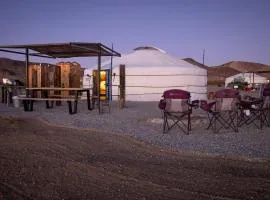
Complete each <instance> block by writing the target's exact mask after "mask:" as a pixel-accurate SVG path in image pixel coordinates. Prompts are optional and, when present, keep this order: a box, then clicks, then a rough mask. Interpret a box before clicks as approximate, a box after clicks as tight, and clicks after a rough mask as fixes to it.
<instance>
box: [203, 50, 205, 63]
mask: <svg viewBox="0 0 270 200" xmlns="http://www.w3.org/2000/svg"><path fill="white" fill-rule="evenodd" d="M204 54H205V49H203V66H204Z"/></svg>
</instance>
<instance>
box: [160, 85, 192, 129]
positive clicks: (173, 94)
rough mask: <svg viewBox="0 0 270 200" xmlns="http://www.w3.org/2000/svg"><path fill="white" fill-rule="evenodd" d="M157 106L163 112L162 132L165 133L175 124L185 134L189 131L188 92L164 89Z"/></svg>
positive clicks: (190, 110) (189, 104) (189, 105)
mask: <svg viewBox="0 0 270 200" xmlns="http://www.w3.org/2000/svg"><path fill="white" fill-rule="evenodd" d="M159 108H160V109H161V110H162V112H163V133H167V132H168V131H169V130H171V129H172V128H173V127H175V126H177V127H178V128H180V129H181V130H182V131H183V132H184V133H186V134H189V133H190V131H191V119H190V115H191V113H192V104H191V102H190V93H189V92H187V91H184V90H180V89H172V90H167V91H165V92H164V93H163V99H162V100H161V101H160V103H159Z"/></svg>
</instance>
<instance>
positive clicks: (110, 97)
mask: <svg viewBox="0 0 270 200" xmlns="http://www.w3.org/2000/svg"><path fill="white" fill-rule="evenodd" d="M112 51H113V44H112ZM112 63H113V56H111V67H110V73H111V74H110V75H111V76H110V79H111V80H110V85H109V88H110V96H109V101H112V74H113V73H112Z"/></svg>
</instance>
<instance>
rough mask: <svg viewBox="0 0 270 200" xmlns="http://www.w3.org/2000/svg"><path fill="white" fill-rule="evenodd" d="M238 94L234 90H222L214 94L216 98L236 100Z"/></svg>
mask: <svg viewBox="0 0 270 200" xmlns="http://www.w3.org/2000/svg"><path fill="white" fill-rule="evenodd" d="M238 95H239V92H238V91H237V90H234V89H222V90H219V91H217V92H216V98H236V97H237V96H238Z"/></svg>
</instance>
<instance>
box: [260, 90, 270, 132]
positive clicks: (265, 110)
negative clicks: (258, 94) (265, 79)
mask: <svg viewBox="0 0 270 200" xmlns="http://www.w3.org/2000/svg"><path fill="white" fill-rule="evenodd" d="M262 100H263V106H262V117H261V125H266V126H268V127H269V126H270V87H267V88H265V89H264V90H263V94H262Z"/></svg>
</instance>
